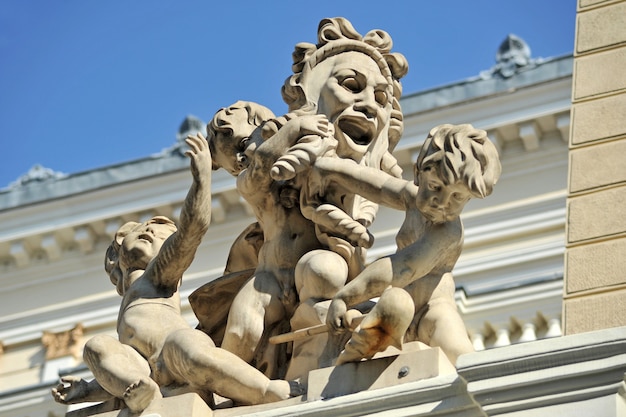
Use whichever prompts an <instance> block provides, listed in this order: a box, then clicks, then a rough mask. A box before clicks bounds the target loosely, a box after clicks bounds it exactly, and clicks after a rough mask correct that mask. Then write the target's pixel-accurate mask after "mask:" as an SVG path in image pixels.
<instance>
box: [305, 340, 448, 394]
mask: <svg viewBox="0 0 626 417" xmlns="http://www.w3.org/2000/svg"><path fill="white" fill-rule="evenodd" d="M389 351H390V353H387V352H383V353H382V354H380V356H376V357H374V358H373V359H371V360H368V361H361V362H351V363H345V364H343V365H339V366H335V367H329V368H322V369H316V370H313V371H311V373H310V375H309V386H308V390H307V397H306V398H307V401H316V400H326V399H329V398H334V397H338V396H341V395H347V394H354V393H356V392H360V391H365V390H372V389H378V388H384V387H391V386H394V385H398V384H403V383H407V382H414V381H420V380H422V379H426V378H433V377H436V376H439V375H449V374H454V373H456V369H455V368H454V366H453V365H452V364H451V363H450V361H449V360H448V359H447V357H446V355H445V354H444V353H443V351H442V350H441V349H439V348H430V347H427V346H425V345H423V344H420V343H419V342H412V343H408V344H406V345H405V346H404V347H403V350H402V352H399V351H398V350H397V349H394V348H390V349H389Z"/></svg>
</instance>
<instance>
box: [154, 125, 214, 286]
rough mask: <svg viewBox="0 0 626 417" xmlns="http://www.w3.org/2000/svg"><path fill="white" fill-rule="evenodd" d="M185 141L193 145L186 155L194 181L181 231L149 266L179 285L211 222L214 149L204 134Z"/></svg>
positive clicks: (163, 278) (162, 281)
mask: <svg viewBox="0 0 626 417" xmlns="http://www.w3.org/2000/svg"><path fill="white" fill-rule="evenodd" d="M185 142H187V145H189V150H188V151H187V152H185V155H186V156H188V157H189V159H190V160H191V164H190V165H191V173H192V176H193V182H192V184H191V187H190V188H189V192H188V193H187V197H186V198H185V201H184V203H183V207H182V210H181V213H180V219H179V222H178V224H177V228H178V230H177V231H176V232H175V233H174V234H173V235H171V236H170V237H169V238H168V239H167V240H166V241H165V243H163V246H162V247H161V250H160V252H159V254H158V255H157V256H156V258H155V259H154V260H153V262H152V263H151V264H150V265H149V266H148V269H152V271H150V272H151V275H152V276H153V277H155V279H156V280H159V281H160V284H161V285H164V286H174V285H176V286H177V285H178V283H179V281H180V279H181V278H182V275H183V273H184V272H185V271H186V270H187V268H189V265H191V262H192V261H193V258H194V256H195V254H196V250H197V249H198V247H199V246H200V243H201V242H202V238H203V237H204V235H205V233H206V231H207V230H208V228H209V223H210V222H211V152H210V150H209V146H208V143H207V141H206V139H205V138H204V137H203V136H202V135H201V134H200V133H198V134H196V136H188V137H187V139H186V140H185Z"/></svg>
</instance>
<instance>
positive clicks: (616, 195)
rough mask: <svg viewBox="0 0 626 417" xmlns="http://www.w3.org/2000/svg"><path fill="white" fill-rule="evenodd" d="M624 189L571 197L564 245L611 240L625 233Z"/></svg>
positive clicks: (624, 187) (625, 208)
mask: <svg viewBox="0 0 626 417" xmlns="http://www.w3.org/2000/svg"><path fill="white" fill-rule="evenodd" d="M624 219H626V186H622V187H619V188H611V189H607V190H602V191H598V192H595V193H593V194H587V195H582V196H578V197H573V198H570V199H569V201H568V202H567V220H568V222H567V242H568V243H569V244H572V243H578V242H582V241H585V240H590V239H596V238H602V237H610V236H615V235H619V234H621V233H625V232H626V221H624Z"/></svg>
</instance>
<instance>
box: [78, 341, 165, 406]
mask: <svg viewBox="0 0 626 417" xmlns="http://www.w3.org/2000/svg"><path fill="white" fill-rule="evenodd" d="M83 358H84V360H85V363H86V364H87V366H89V369H91V372H92V373H93V374H94V376H95V377H96V380H97V381H98V383H99V384H100V385H101V386H102V388H104V389H105V390H106V391H107V392H109V393H110V394H111V395H113V396H114V397H117V398H121V399H123V400H124V402H125V403H126V405H127V406H128V408H130V409H131V411H133V412H138V411H142V410H143V409H145V408H146V407H147V406H148V404H150V402H151V401H152V400H153V399H154V398H158V397H160V396H161V392H160V390H159V386H158V385H157V384H156V382H154V381H153V380H152V379H151V378H150V366H149V365H148V362H147V361H146V360H145V359H144V358H143V357H142V356H141V355H140V354H139V353H138V352H137V351H136V350H134V349H133V348H131V347H130V346H127V345H124V344H122V343H120V342H119V341H118V340H117V339H114V338H112V337H110V336H106V335H99V336H95V337H93V338H91V339H90V340H89V341H88V342H87V343H86V344H85V350H84V352H83Z"/></svg>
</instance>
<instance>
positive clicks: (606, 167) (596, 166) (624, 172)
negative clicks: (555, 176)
mask: <svg viewBox="0 0 626 417" xmlns="http://www.w3.org/2000/svg"><path fill="white" fill-rule="evenodd" d="M625 68H626V67H625ZM625 72H626V70H625ZM625 117H626V115H625ZM569 182H570V184H569V189H570V192H571V193H580V192H585V191H591V190H594V189H597V188H601V187H605V186H611V185H616V184H620V183H626V139H623V140H619V141H615V142H609V143H603V144H598V145H597V146H590V147H584V148H580V149H573V150H572V151H571V152H570V155H569Z"/></svg>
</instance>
